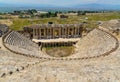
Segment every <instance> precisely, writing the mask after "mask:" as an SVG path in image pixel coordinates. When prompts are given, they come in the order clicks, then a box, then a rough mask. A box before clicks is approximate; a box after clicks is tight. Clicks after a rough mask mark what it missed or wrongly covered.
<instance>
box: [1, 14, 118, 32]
mask: <svg viewBox="0 0 120 82" xmlns="http://www.w3.org/2000/svg"><path fill="white" fill-rule="evenodd" d="M111 19H120V13H118V12H113V13H104V14H94V15H80V16H72V15H70V16H69V18H67V19H60V18H59V17H53V18H33V19H28V18H26V19H20V18H17V17H15V18H12V19H10V22H11V23H10V24H9V26H10V28H11V29H13V30H22V28H23V27H24V26H28V25H32V24H47V23H48V22H49V21H51V22H54V23H56V24H74V23H80V22H83V21H86V22H88V24H87V27H90V28H94V27H96V26H97V25H96V23H97V21H108V20H111ZM0 20H3V19H0ZM4 20H8V19H4ZM0 23H1V22H0ZM3 23H5V24H6V22H5V21H4V22H3Z"/></svg>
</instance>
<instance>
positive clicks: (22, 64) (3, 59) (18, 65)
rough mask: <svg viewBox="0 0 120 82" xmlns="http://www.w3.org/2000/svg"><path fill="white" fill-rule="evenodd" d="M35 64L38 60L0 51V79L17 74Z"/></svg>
mask: <svg viewBox="0 0 120 82" xmlns="http://www.w3.org/2000/svg"><path fill="white" fill-rule="evenodd" d="M37 62H39V60H38V59H35V58H30V57H25V56H22V55H16V54H15V53H12V52H10V51H7V50H0V77H3V76H6V75H10V74H12V73H14V72H19V71H21V70H23V69H25V68H26V67H27V66H29V65H32V64H34V63H37Z"/></svg>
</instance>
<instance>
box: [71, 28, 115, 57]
mask: <svg viewBox="0 0 120 82" xmlns="http://www.w3.org/2000/svg"><path fill="white" fill-rule="evenodd" d="M116 44H117V41H116V39H115V38H114V37H112V36H111V35H110V34H109V33H107V32H105V31H102V30H100V29H94V30H93V31H91V32H90V33H89V34H88V35H87V36H85V37H83V38H82V39H81V40H80V41H79V42H78V43H77V44H76V47H77V48H76V50H75V54H74V55H71V57H72V58H74V57H78V58H80V57H81V58H84V57H95V56H100V55H104V53H106V52H109V51H111V50H112V49H114V48H115V47H116Z"/></svg>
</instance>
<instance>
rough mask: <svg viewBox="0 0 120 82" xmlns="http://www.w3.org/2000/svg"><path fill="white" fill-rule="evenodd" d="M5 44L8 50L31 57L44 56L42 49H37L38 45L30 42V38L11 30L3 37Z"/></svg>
mask: <svg viewBox="0 0 120 82" xmlns="http://www.w3.org/2000/svg"><path fill="white" fill-rule="evenodd" d="M4 43H5V46H6V47H7V48H9V49H10V50H12V51H14V52H17V53H19V54H20V53H21V54H23V55H27V56H32V57H44V56H45V57H46V56H48V55H45V54H44V53H43V52H42V51H40V50H39V46H38V45H37V44H36V43H34V42H32V41H31V40H30V39H28V38H26V37H24V36H23V35H21V34H19V33H18V32H14V31H12V32H11V33H9V34H8V35H7V36H6V38H5V39H4Z"/></svg>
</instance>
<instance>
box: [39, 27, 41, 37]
mask: <svg viewBox="0 0 120 82" xmlns="http://www.w3.org/2000/svg"><path fill="white" fill-rule="evenodd" d="M39 39H41V28H39Z"/></svg>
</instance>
